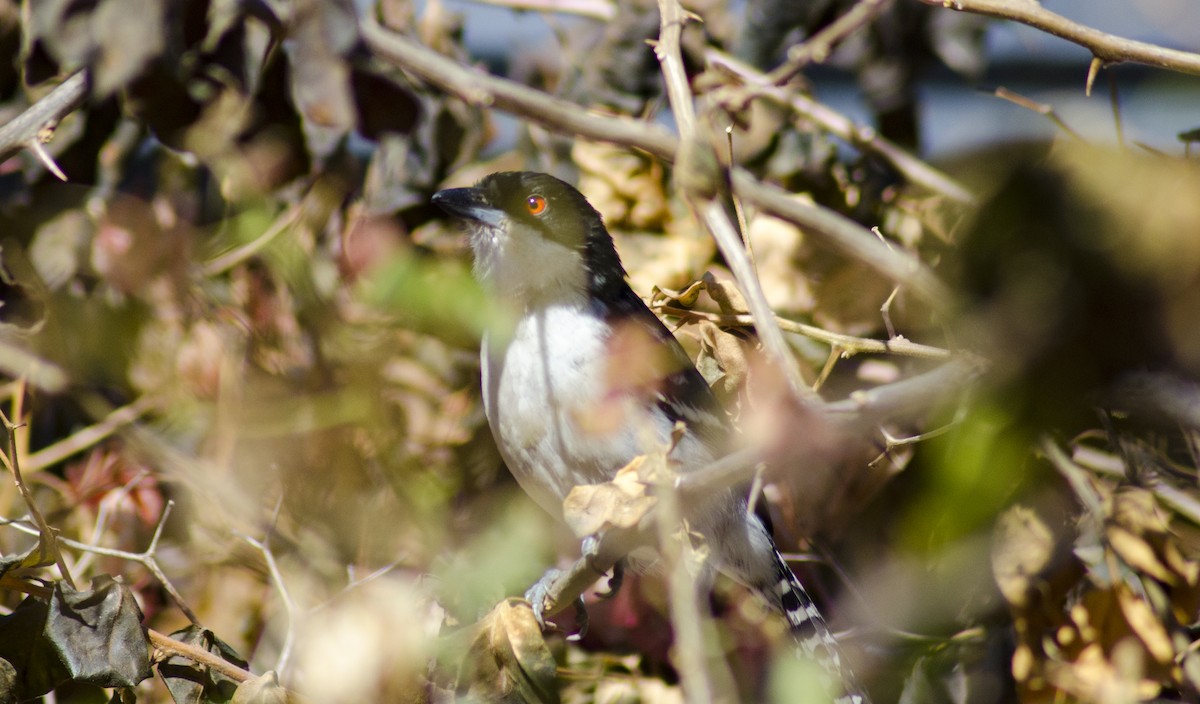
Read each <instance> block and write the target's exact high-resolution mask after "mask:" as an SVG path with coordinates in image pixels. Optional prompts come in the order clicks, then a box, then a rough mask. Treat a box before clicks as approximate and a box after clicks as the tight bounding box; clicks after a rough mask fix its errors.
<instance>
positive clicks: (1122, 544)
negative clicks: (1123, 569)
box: [1107, 526, 1175, 584]
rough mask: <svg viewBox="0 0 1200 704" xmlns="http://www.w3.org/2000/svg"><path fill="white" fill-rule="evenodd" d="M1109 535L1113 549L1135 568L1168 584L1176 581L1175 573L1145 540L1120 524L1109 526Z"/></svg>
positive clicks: (1109, 541)
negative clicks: (1170, 570)
mask: <svg viewBox="0 0 1200 704" xmlns="http://www.w3.org/2000/svg"><path fill="white" fill-rule="evenodd" d="M1107 536H1108V544H1109V545H1110V546H1112V549H1113V551H1114V552H1116V553H1117V555H1119V556H1120V557H1121V559H1122V560H1124V561H1125V562H1127V563H1128V564H1129V565H1130V566H1131V567H1133V568H1134V569H1137V570H1141V571H1142V572H1145V573H1146V574H1148V575H1150V576H1151V577H1154V578H1155V579H1157V580H1160V581H1163V582H1166V583H1168V584H1170V583H1172V582H1174V581H1175V578H1174V575H1172V574H1171V573H1170V572H1169V571H1168V570H1167V568H1166V566H1164V565H1163V563H1162V562H1160V561H1159V559H1158V556H1157V555H1155V554H1154V548H1152V547H1151V546H1150V545H1149V544H1148V543H1147V542H1146V541H1145V540H1142V539H1141V538H1139V537H1138V536H1136V535H1134V534H1133V533H1130V532H1129V531H1127V530H1125V529H1124V528H1121V527H1119V526H1109V528H1108V530H1107Z"/></svg>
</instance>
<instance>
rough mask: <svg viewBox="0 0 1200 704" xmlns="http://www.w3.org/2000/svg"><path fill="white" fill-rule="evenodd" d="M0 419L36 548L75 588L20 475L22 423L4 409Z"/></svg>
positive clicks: (7, 461)
mask: <svg viewBox="0 0 1200 704" xmlns="http://www.w3.org/2000/svg"><path fill="white" fill-rule="evenodd" d="M22 396H24V389H19V390H18V393H17V398H21V397H22ZM0 421H2V422H3V423H4V429H5V430H6V431H7V432H8V456H7V457H6V458H5V464H7V465H8V469H9V471H11V472H12V476H13V482H15V483H16V485H17V490H18V491H20V492H21V498H23V499H25V505H26V506H27V507H29V515H30V516H32V517H33V521H34V523H36V524H37V529H38V550H39V551H40V552H41V553H42V554H43V555H45V554H48V555H50V556H51V557H53V558H54V564H56V565H58V571H59V573H60V574H61V575H62V578H63V581H64V582H66V583H67V584H68V585H70V586H71V588H72V589H75V588H76V587H75V580H73V579H71V572H70V570H68V569H67V563H66V562H64V561H63V556H62V553H61V552H60V551H59V549H58V541H57V540H56V538H57V537H58V534H57V533H55V532H54V529H53V528H51V527H50V524H48V523H46V517H45V516H43V515H42V512H41V511H39V510H38V507H37V502H35V501H34V500H33V493H32V492H30V491H29V486H28V485H26V484H25V480H24V478H22V477H21V460H20V458H19V457H18V456H17V428H20V427H21V425H24V424H23V423H21V424H13V423H12V422H11V421H9V420H8V416H6V415H4V411H0Z"/></svg>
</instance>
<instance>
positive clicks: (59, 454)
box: [25, 396, 155, 471]
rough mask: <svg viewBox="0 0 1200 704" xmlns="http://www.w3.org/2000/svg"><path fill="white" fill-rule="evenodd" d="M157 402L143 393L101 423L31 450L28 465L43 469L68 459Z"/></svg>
mask: <svg viewBox="0 0 1200 704" xmlns="http://www.w3.org/2000/svg"><path fill="white" fill-rule="evenodd" d="M154 403H155V401H154V399H152V398H151V397H150V396H142V397H141V398H139V399H138V400H136V401H134V402H133V403H131V404H129V405H126V406H121V407H120V408H118V409H116V410H114V411H112V412H111V413H109V414H108V415H107V416H105V417H104V419H103V420H101V421H100V422H99V423H96V424H95V425H89V426H88V427H86V428H84V429H83V430H80V431H78V432H76V433H74V434H72V435H69V436H67V437H65V438H63V439H62V440H59V441H58V442H56V443H54V444H53V445H48V446H46V447H43V448H42V449H40V450H38V451H37V452H35V453H33V454H31V455H30V456H29V457H28V458H27V459H26V460H25V465H26V467H28V468H29V469H30V470H31V471H33V470H41V469H45V468H46V467H49V466H50V465H52V464H55V463H57V462H61V461H63V460H65V459H66V458H68V457H70V456H71V455H73V454H75V453H76V452H80V451H82V450H86V449H87V448H89V447H91V446H93V445H95V444H96V443H98V442H100V441H102V440H104V439H105V438H107V437H109V436H111V435H112V434H113V433H115V432H117V431H118V430H120V429H121V428H123V427H125V426H126V425H129V424H130V423H133V422H134V421H136V420H137V419H139V418H141V417H142V416H144V415H145V414H146V413H147V412H149V411H150V409H151V408H153V407H154Z"/></svg>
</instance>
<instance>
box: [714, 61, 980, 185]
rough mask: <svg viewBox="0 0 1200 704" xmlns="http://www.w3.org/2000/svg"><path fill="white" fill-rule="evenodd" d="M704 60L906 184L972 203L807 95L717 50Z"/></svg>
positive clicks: (944, 179) (925, 167)
mask: <svg viewBox="0 0 1200 704" xmlns="http://www.w3.org/2000/svg"><path fill="white" fill-rule="evenodd" d="M704 60H705V62H706V63H707V64H708V65H709V66H711V67H712V68H714V69H716V70H718V71H720V72H722V73H725V74H727V75H729V76H732V77H733V78H735V79H736V80H737V81H738V82H740V83H742V84H744V85H745V86H746V87H747V89H748V90H749V92H750V93H751V95H753V96H756V97H762V98H765V99H767V100H771V101H773V102H775V103H778V104H779V105H783V106H784V107H787V108H789V109H791V110H792V111H793V112H795V113H796V114H797V115H800V116H802V117H804V118H806V119H808V120H811V121H812V122H814V123H815V124H816V125H817V126H818V127H820V128H821V129H823V130H825V131H826V132H828V133H829V134H831V135H833V136H835V137H837V138H839V139H842V140H844V141H845V142H846V143H847V144H849V145H851V146H853V147H854V148H855V149H859V150H861V151H864V152H868V153H870V154H873V155H875V156H877V157H879V158H880V159H883V160H884V161H886V162H887V163H888V164H890V165H891V166H892V168H894V169H896V171H899V172H900V173H901V174H902V175H903V176H904V178H906V179H907V180H908V181H909V182H910V183H913V184H916V185H918V186H921V187H922V188H925V189H927V190H929V191H930V192H932V193H936V194H938V195H941V196H944V197H946V198H949V199H950V200H952V201H955V202H958V203H965V204H970V203H972V202H974V200H975V196H974V195H972V194H971V192H970V191H969V190H967V187H966V186H964V185H962V184H961V183H959V182H958V181H956V180H954V179H953V178H951V177H950V176H948V175H947V174H945V173H943V172H942V171H939V170H938V169H935V168H934V167H932V166H930V165H929V164H927V163H925V162H924V161H921V160H920V159H918V158H917V157H915V156H913V155H912V154H909V153H908V152H907V151H905V150H904V148H903V147H901V146H899V145H898V144H895V143H894V142H891V141H889V140H888V139H886V138H884V137H882V136H880V135H879V133H878V132H876V131H875V128H873V127H870V126H868V125H859V124H856V123H855V122H854V121H853V120H851V119H850V118H849V117H846V116H845V115H843V114H841V113H840V112H838V111H837V110H834V109H833V108H831V107H829V106H828V105H825V104H824V103H820V102H818V101H816V100H813V99H812V98H810V97H809V96H807V95H803V94H801V93H797V92H795V91H789V90H785V89H783V88H782V87H780V86H778V85H776V83H775V82H774V80H773V78H772V77H771V76H768V75H766V74H764V73H763V72H761V71H759V70H758V69H757V68H755V67H753V66H751V65H749V64H747V63H745V62H743V61H739V60H738V59H736V58H734V57H732V56H730V55H729V54H726V53H725V52H723V51H720V50H718V49H714V48H711V47H710V48H708V49H706V50H705V53H704Z"/></svg>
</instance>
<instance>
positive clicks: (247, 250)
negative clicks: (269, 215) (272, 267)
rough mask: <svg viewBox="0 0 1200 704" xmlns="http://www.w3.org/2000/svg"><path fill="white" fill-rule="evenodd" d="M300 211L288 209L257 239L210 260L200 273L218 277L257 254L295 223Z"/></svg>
mask: <svg viewBox="0 0 1200 704" xmlns="http://www.w3.org/2000/svg"><path fill="white" fill-rule="evenodd" d="M301 210H302V207H301V205H294V206H292V207H291V208H288V209H287V210H286V211H284V212H283V214H282V215H280V216H279V217H277V218H275V222H273V223H271V226H270V227H268V228H267V230H266V231H265V232H263V233H262V234H261V235H259V236H258V237H255V238H254V239H253V240H251V241H249V242H247V243H246V244H243V245H241V246H239V247H235V248H234V249H232V250H231V251H228V252H226V253H224V254H221V255H219V256H217V257H214V258H213V259H212V260H210V261H209V262H208V263H207V264H205V265H204V268H203V269H202V270H201V271H202V273H203V274H204V275H205V276H218V275H220V274H223V273H225V272H226V271H229V270H230V269H232V268H234V267H235V266H237V265H238V264H241V263H242V262H244V261H246V260H247V259H249V258H250V257H253V256H254V255H256V254H258V253H259V252H261V251H262V250H263V249H265V248H266V246H267V245H269V244H271V243H272V242H274V241H275V238H276V237H278V236H279V235H281V234H282V233H283V232H284V231H285V230H287V228H288V227H289V226H290V225H291V224H292V223H294V222H295V221H296V218H297V217H299V215H300V212H301Z"/></svg>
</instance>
